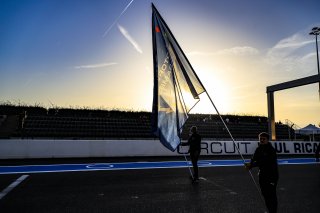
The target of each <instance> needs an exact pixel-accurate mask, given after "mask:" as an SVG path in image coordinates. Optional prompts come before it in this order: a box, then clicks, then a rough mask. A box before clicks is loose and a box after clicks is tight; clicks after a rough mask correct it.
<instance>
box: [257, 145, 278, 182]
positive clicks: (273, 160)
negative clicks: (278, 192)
mask: <svg viewBox="0 0 320 213" xmlns="http://www.w3.org/2000/svg"><path fill="white" fill-rule="evenodd" d="M251 167H259V179H260V180H263V181H267V182H273V183H275V182H277V181H278V179H279V172H278V162H277V153H276V150H275V149H274V148H273V147H272V145H271V144H270V143H268V144H265V145H261V144H260V145H259V147H258V148H257V149H256V151H255V152H254V155H253V157H252V159H251Z"/></svg>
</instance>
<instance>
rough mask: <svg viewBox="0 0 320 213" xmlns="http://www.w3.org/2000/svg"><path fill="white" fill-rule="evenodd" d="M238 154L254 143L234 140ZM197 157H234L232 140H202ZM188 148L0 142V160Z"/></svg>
mask: <svg viewBox="0 0 320 213" xmlns="http://www.w3.org/2000/svg"><path fill="white" fill-rule="evenodd" d="M236 143H237V146H238V147H239V150H240V152H241V154H245V155H251V154H253V152H254V150H255V149H256V147H257V144H258V142H257V141H236ZM272 144H273V146H274V147H275V148H276V149H277V152H278V154H314V152H315V149H316V146H317V144H318V143H317V142H303V141H281V142H272ZM201 147H202V151H201V155H235V154H238V151H237V149H236V147H235V145H234V144H233V142H232V141H203V142H202V144H201ZM187 150H188V147H181V149H180V148H179V149H178V150H177V151H176V152H171V151H169V150H168V149H166V148H165V147H164V146H162V144H161V143H160V142H159V141H158V140H21V139H10V140H0V159H24V158H68V157H131V156H178V155H181V154H183V153H186V152H187Z"/></svg>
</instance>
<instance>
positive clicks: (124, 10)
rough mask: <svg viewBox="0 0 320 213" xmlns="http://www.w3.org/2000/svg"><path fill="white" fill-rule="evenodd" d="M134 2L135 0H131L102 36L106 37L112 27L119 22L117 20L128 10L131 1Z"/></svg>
mask: <svg viewBox="0 0 320 213" xmlns="http://www.w3.org/2000/svg"><path fill="white" fill-rule="evenodd" d="M132 2H133V0H131V1H130V2H129V4H128V5H127V6H126V7H125V8H124V9H123V11H122V12H121V13H120V15H119V16H118V18H117V19H116V20H115V21H114V22H113V23H112V24H111V26H110V27H109V28H108V29H107V30H106V31H105V32H104V34H103V36H102V37H105V36H106V35H107V34H108V33H109V31H110V30H111V28H112V27H113V26H114V25H115V24H116V23H117V21H118V20H119V18H120V17H121V16H122V15H123V14H124V13H125V12H126V10H127V9H128V7H129V6H130V5H131V3H132Z"/></svg>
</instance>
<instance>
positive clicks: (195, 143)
mask: <svg viewBox="0 0 320 213" xmlns="http://www.w3.org/2000/svg"><path fill="white" fill-rule="evenodd" d="M190 134H191V135H190V136H189V139H188V142H187V143H181V145H182V146H189V153H190V158H191V162H192V166H193V180H194V181H196V180H198V179H199V168H198V160H199V156H200V152H201V136H200V135H199V134H198V130H197V127H196V126H192V127H191V128H190Z"/></svg>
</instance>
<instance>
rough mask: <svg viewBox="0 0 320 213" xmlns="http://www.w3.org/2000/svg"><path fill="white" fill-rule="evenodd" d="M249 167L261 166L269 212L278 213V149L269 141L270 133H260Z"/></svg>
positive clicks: (262, 181)
mask: <svg viewBox="0 0 320 213" xmlns="http://www.w3.org/2000/svg"><path fill="white" fill-rule="evenodd" d="M245 166H246V168H247V169H252V168H253V167H259V185H260V189H261V193H262V195H263V197H264V200H265V203H266V206H267V209H268V212H269V213H276V212H277V208H278V199H277V192H276V189H277V183H278V179H279V172H278V162H277V153H276V150H275V149H274V148H273V147H272V145H271V143H270V142H269V134H268V133H266V132H262V133H260V134H259V146H258V148H257V149H256V150H255V152H254V155H253V157H252V158H251V161H250V163H246V164H245Z"/></svg>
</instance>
